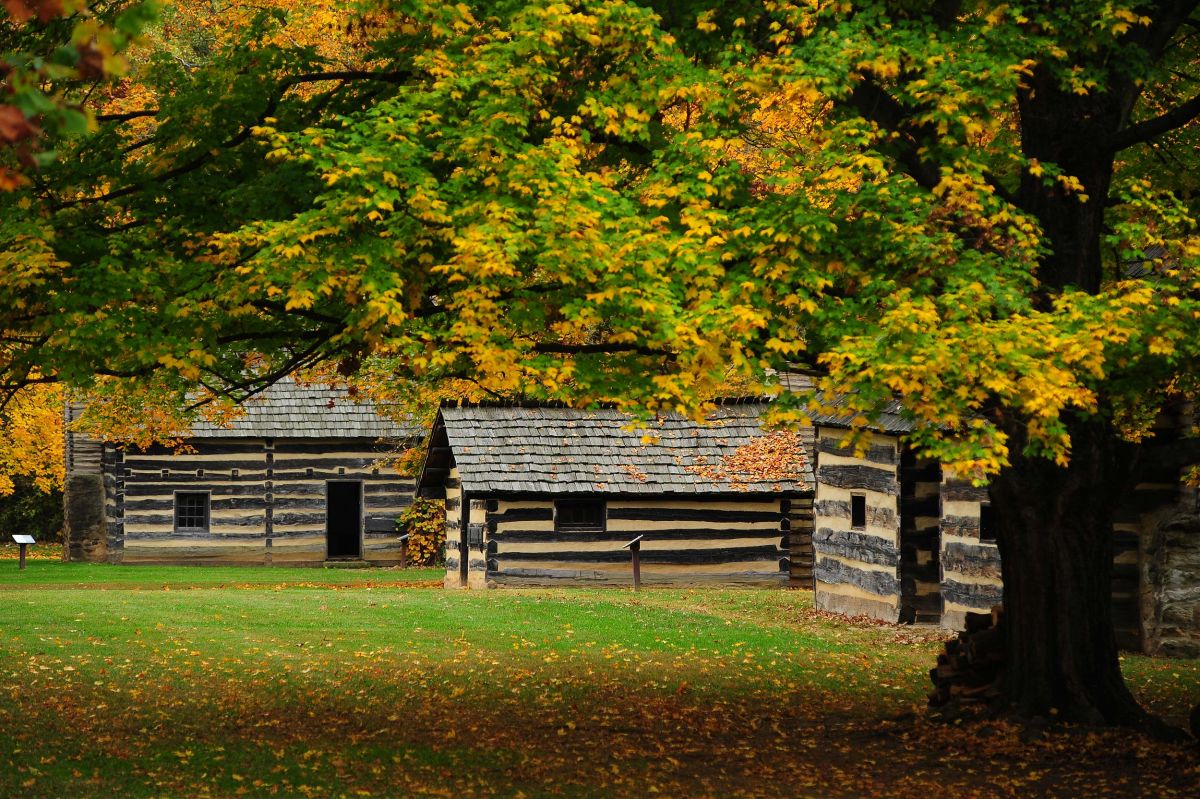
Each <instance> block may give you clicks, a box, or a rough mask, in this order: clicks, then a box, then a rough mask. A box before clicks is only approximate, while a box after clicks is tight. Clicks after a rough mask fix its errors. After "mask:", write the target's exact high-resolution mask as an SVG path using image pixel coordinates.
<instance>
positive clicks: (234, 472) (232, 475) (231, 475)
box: [229, 469, 238, 477]
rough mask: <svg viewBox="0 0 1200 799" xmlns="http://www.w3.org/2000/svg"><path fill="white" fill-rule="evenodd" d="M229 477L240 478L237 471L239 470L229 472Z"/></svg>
mask: <svg viewBox="0 0 1200 799" xmlns="http://www.w3.org/2000/svg"><path fill="white" fill-rule="evenodd" d="M229 476H230V477H237V476H238V470H237V469H230V470H229Z"/></svg>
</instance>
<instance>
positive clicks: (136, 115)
mask: <svg viewBox="0 0 1200 799" xmlns="http://www.w3.org/2000/svg"><path fill="white" fill-rule="evenodd" d="M156 116H158V109H157V108H143V109H142V110H141V111H127V112H126V113H124V114H99V115H97V116H96V121H97V122H128V121H129V120H131V119H141V118H142V117H156Z"/></svg>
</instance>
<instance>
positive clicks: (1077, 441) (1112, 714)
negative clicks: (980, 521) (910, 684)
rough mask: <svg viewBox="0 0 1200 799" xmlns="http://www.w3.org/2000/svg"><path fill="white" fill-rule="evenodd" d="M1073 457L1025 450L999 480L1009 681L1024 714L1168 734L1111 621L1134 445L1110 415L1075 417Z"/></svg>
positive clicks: (1017, 449) (1009, 692) (1014, 445)
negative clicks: (1132, 683) (1135, 685)
mask: <svg viewBox="0 0 1200 799" xmlns="http://www.w3.org/2000/svg"><path fill="white" fill-rule="evenodd" d="M1070 427H1071V430H1070V433H1071V442H1072V446H1071V460H1070V464H1069V465H1068V466H1066V467H1063V466H1058V465H1056V464H1055V463H1053V462H1052V461H1049V460H1047V459H1045V458H1039V457H1033V456H1026V455H1023V454H1020V453H1021V448H1022V447H1023V446H1024V444H1025V441H1024V438H1023V436H1022V435H1021V433H1020V430H1019V429H1016V428H1015V426H1014V429H1012V430H1010V431H1009V432H1010V435H1012V439H1011V441H1010V446H1011V451H1012V452H1013V455H1012V456H1011V460H1012V465H1011V466H1010V467H1009V468H1007V469H1005V470H1004V471H1003V472H1002V473H1001V474H1000V475H999V476H998V477H997V478H996V479H995V480H994V481H993V482H992V485H991V496H992V506H993V508H994V509H995V510H994V513H995V521H996V525H997V543H998V545H999V547H1000V556H1001V561H1002V566H1001V568H1002V571H1003V577H1004V613H1005V616H1004V618H1005V625H1004V626H1005V630H1006V638H1007V641H1006V658H1005V671H1004V681H1003V685H1002V690H1003V692H1004V695H1005V697H1006V699H1007V700H1008V703H1009V706H1010V707H1011V709H1012V710H1014V711H1015V712H1016V713H1017V714H1018V715H1021V716H1026V717H1033V716H1043V717H1046V718H1057V719H1061V720H1064V721H1073V722H1082V723H1088V724H1114V725H1121V726H1127V727H1135V728H1138V729H1141V730H1144V731H1146V732H1150V733H1154V734H1159V735H1163V734H1169V733H1168V730H1169V729H1170V728H1167V727H1166V726H1165V725H1163V724H1162V723H1161V722H1159V721H1158V720H1157V719H1155V718H1154V717H1152V716H1150V715H1149V714H1148V713H1147V712H1146V711H1145V710H1143V709H1142V708H1141V706H1139V705H1138V703H1137V701H1136V700H1135V699H1134V698H1133V695H1132V694H1131V693H1130V692H1129V689H1128V688H1127V687H1126V685H1125V681H1124V678H1123V677H1122V675H1121V668H1120V662H1119V660H1118V653H1117V645H1116V640H1115V637H1114V634H1113V625H1112V560H1113V516H1114V513H1115V511H1116V508H1117V505H1118V503H1119V502H1120V499H1121V495H1122V493H1123V492H1124V491H1125V490H1126V488H1127V479H1128V477H1129V474H1130V472H1131V467H1132V459H1133V447H1132V446H1130V445H1126V444H1123V443H1122V442H1121V441H1120V440H1119V439H1118V437H1117V436H1116V435H1115V433H1114V431H1113V429H1112V427H1111V425H1110V424H1108V423H1106V422H1104V421H1101V420H1096V419H1091V420H1082V419H1073V420H1072V422H1071V425H1070Z"/></svg>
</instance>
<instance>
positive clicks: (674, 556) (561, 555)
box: [497, 542, 781, 566]
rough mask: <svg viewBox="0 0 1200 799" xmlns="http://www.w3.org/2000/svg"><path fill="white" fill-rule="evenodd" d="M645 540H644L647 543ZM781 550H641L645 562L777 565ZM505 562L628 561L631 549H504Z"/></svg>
mask: <svg viewBox="0 0 1200 799" xmlns="http://www.w3.org/2000/svg"><path fill="white" fill-rule="evenodd" d="M644 546H645V542H643V547H644ZM780 554H781V552H780V549H779V547H777V546H757V547H723V548H721V549H673V550H655V549H645V548H643V549H642V551H641V561H642V563H663V564H673V565H681V566H686V565H691V564H699V563H725V562H735V561H737V562H740V561H755V560H769V561H771V563H772V564H774V565H777V563H778V560H779V556H780ZM497 558H498V560H499V561H500V562H501V563H512V562H519V561H545V562H563V563H575V562H579V563H628V562H630V554H629V551H628V550H605V551H600V552H581V551H570V550H565V551H554V552H501V553H499V554H498V555H497Z"/></svg>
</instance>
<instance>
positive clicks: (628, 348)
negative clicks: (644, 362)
mask: <svg viewBox="0 0 1200 799" xmlns="http://www.w3.org/2000/svg"><path fill="white" fill-rule="evenodd" d="M533 351H534V352H540V353H544V354H548V355H549V354H554V355H588V354H615V353H619V352H632V353H636V354H638V355H649V356H652V357H668V358H673V357H675V353H673V352H671V351H670V350H660V349H655V348H653V347H646V346H643V345H641V344H557V343H554V342H548V341H544V342H541V343H540V344H534V345H533Z"/></svg>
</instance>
